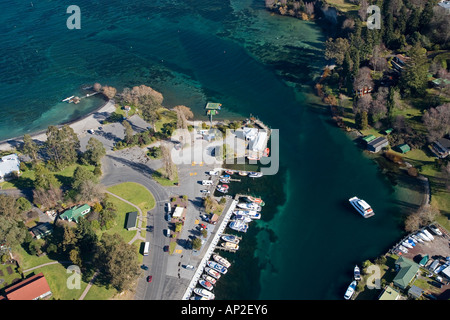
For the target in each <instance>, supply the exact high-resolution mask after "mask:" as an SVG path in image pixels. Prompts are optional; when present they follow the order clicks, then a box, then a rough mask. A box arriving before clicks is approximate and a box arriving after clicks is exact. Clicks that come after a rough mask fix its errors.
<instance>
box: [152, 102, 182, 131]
mask: <svg viewBox="0 0 450 320" xmlns="http://www.w3.org/2000/svg"><path fill="white" fill-rule="evenodd" d="M158 114H159V116H160V119H159V120H158V121H156V123H155V129H156V130H155V131H157V132H160V131H161V128H162V127H163V125H164V124H165V123H170V122H176V121H177V114H176V112H175V111H170V110H168V109H166V108H161V109H159V110H158Z"/></svg>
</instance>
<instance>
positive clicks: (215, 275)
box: [205, 267, 220, 280]
mask: <svg viewBox="0 0 450 320" xmlns="http://www.w3.org/2000/svg"><path fill="white" fill-rule="evenodd" d="M205 272H206V273H207V274H208V275H210V276H211V277H213V278H215V279H217V280H219V279H220V273H218V272H217V271H216V270H213V269H211V268H209V267H205Z"/></svg>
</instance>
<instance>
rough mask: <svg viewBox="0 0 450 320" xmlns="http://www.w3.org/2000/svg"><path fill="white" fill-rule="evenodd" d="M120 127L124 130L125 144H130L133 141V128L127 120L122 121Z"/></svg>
mask: <svg viewBox="0 0 450 320" xmlns="http://www.w3.org/2000/svg"><path fill="white" fill-rule="evenodd" d="M122 125H123V126H124V128H125V129H124V130H125V142H126V143H127V144H130V143H131V141H132V140H133V135H134V131H133V127H132V126H131V124H130V123H129V122H128V121H127V120H123V122H122Z"/></svg>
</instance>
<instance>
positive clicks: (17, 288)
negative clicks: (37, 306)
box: [5, 272, 52, 300]
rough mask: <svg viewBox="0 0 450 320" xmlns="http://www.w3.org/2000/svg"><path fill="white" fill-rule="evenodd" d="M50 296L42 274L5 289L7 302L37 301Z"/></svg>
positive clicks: (50, 292)
mask: <svg viewBox="0 0 450 320" xmlns="http://www.w3.org/2000/svg"><path fill="white" fill-rule="evenodd" d="M51 294H52V291H51V290H50V287H49V285H48V283H47V280H46V279H45V276H44V274H43V273H42V272H41V273H39V274H37V275H34V276H32V277H30V278H28V279H25V280H23V281H20V282H19V283H16V284H15V285H13V286H12V287H9V288H8V289H5V295H6V297H7V298H8V300H38V299H43V298H45V297H48V296H50V295H51Z"/></svg>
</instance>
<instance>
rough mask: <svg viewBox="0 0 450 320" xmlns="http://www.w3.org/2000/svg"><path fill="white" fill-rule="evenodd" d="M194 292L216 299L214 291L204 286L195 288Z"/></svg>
mask: <svg viewBox="0 0 450 320" xmlns="http://www.w3.org/2000/svg"><path fill="white" fill-rule="evenodd" d="M194 293H195V294H197V295H199V296H201V297H204V298H207V299H209V300H214V298H215V295H214V293H212V292H211V291H208V290H206V289H203V288H195V289H194Z"/></svg>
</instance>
